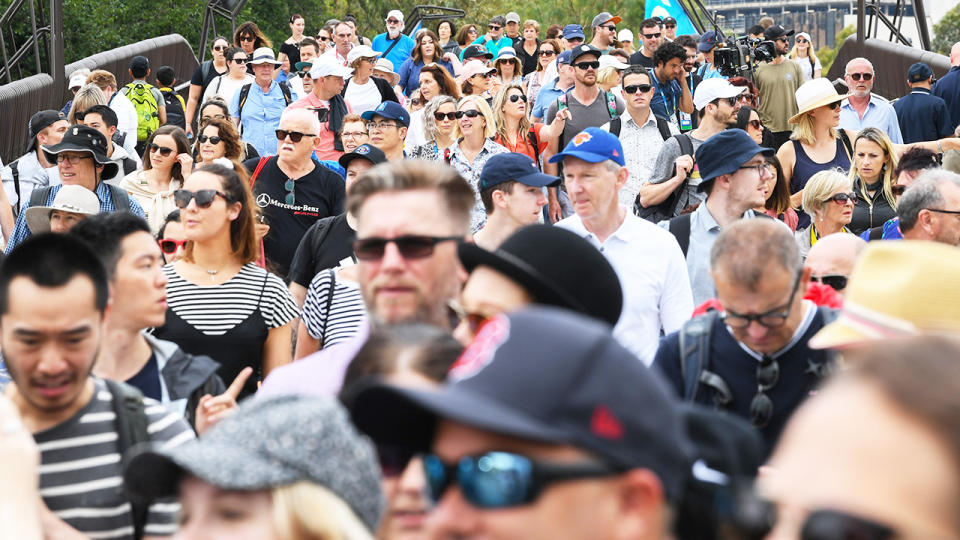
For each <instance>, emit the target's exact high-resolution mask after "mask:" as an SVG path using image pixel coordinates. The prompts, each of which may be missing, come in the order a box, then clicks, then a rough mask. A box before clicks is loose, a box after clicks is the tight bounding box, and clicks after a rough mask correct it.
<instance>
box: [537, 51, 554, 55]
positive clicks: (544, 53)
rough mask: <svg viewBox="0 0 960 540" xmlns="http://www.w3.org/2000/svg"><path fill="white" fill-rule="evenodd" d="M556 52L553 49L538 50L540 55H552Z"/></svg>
mask: <svg viewBox="0 0 960 540" xmlns="http://www.w3.org/2000/svg"><path fill="white" fill-rule="evenodd" d="M555 54H557V53H556V52H555V51H540V56H553V55H555Z"/></svg>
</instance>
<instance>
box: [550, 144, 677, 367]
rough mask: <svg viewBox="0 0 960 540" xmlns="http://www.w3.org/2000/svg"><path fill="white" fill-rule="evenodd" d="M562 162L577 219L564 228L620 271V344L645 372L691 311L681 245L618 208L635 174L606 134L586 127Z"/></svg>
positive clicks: (563, 223)
mask: <svg viewBox="0 0 960 540" xmlns="http://www.w3.org/2000/svg"><path fill="white" fill-rule="evenodd" d="M550 161H551V162H554V163H556V162H560V161H562V162H563V171H564V180H565V182H566V186H567V193H569V195H570V202H571V203H572V204H573V209H574V211H575V212H576V214H575V215H572V216H570V217H569V218H566V219H564V220H562V221H560V222H559V223H557V225H558V226H560V227H564V228H566V229H569V230H571V231H573V232H575V233H577V234H579V235H580V236H582V237H584V238H586V239H587V240H588V241H589V242H590V243H592V244H593V245H595V246H596V247H597V248H598V249H599V250H600V251H601V252H602V253H603V254H604V255H605V256H606V257H607V260H609V261H610V264H611V265H612V266H613V268H614V269H615V270H616V271H617V275H618V276H619V278H620V284H621V285H622V286H623V313H622V314H621V316H620V321H619V322H618V323H617V325H616V326H615V327H614V329H613V335H614V337H616V338H617V340H618V341H619V342H620V343H621V344H622V345H623V346H624V347H626V348H627V349H629V350H630V351H631V352H632V353H633V354H635V355H636V356H637V358H639V359H640V360H642V361H643V362H644V364H646V365H648V366H649V365H650V364H651V363H652V362H653V357H654V355H655V354H656V352H657V346H658V343H659V338H660V331H661V329H662V330H663V331H664V332H665V333H668V334H669V333H670V332H673V331H675V330H678V329H679V328H680V327H681V326H682V325H683V323H684V321H686V320H688V319H689V318H690V314H691V313H692V312H693V294H692V293H691V291H690V282H689V279H688V278H687V275H686V272H685V271H684V270H686V264H685V263H684V260H683V253H682V252H681V251H680V246H679V245H678V244H677V242H676V240H675V239H674V238H673V237H672V236H671V235H670V234H663V233H664V232H666V231H663V230H662V229H658V227H657V226H656V225H654V224H652V223H650V222H648V221H646V220H643V219H641V218H639V217H637V216H635V215H633V213H631V212H628V211H627V210H626V209H625V208H623V207H622V206H621V205H620V204H618V198H617V193H618V192H619V191H620V189H621V188H623V186H624V184H626V182H627V177H628V175H629V173H628V171H627V168H626V166H625V163H626V162H625V160H624V157H623V145H621V144H620V141H619V140H618V139H617V138H616V137H614V136H613V135H612V134H610V133H609V132H607V131H606V130H604V129H602V128H587V129H585V130H583V131H581V132H580V133H578V134H577V135H576V136H575V137H573V138H572V139H571V140H570V142H569V143H568V144H567V146H566V148H564V149H563V152H560V153H558V154H556V155H555V156H553V157H552V158H550Z"/></svg>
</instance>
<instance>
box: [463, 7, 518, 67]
mask: <svg viewBox="0 0 960 540" xmlns="http://www.w3.org/2000/svg"><path fill="white" fill-rule="evenodd" d="M506 24H507V19H506V18H505V17H504V16H503V15H497V16H495V17H493V18H491V19H490V24H489V25H487V33H486V34H484V35H482V36H480V37H478V38H477V39H475V40H473V43H471V45H481V46H483V47H484V48H485V49H487V52H489V53H490V54H492V55H493V57H494V58H496V57H497V53H499V52H500V49H502V48H504V47H512V46H513V40H512V39H510V38H508V37H507V36H505V35H503V27H504V26H505V25H506Z"/></svg>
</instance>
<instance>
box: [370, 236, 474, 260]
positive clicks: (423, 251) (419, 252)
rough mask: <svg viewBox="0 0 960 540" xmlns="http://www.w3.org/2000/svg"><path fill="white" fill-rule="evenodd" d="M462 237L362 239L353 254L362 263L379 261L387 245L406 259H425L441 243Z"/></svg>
mask: <svg viewBox="0 0 960 540" xmlns="http://www.w3.org/2000/svg"><path fill="white" fill-rule="evenodd" d="M461 239H462V237H460V236H420V235H412V234H411V235H405V236H398V237H396V238H379V237H370V238H361V239H359V240H357V241H356V242H354V244H353V254H354V255H356V257H357V259H359V260H361V261H379V260H380V259H382V258H383V255H384V253H386V251H387V244H393V245H395V246H396V247H397V251H399V252H400V256H401V257H403V258H404V259H423V258H426V257H429V256H431V255H433V250H434V248H435V247H436V245H437V244H439V243H440V242H451V241H455V240H461Z"/></svg>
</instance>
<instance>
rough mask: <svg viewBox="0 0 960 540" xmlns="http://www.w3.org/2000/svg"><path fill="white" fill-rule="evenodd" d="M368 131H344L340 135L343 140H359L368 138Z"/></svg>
mask: <svg viewBox="0 0 960 540" xmlns="http://www.w3.org/2000/svg"><path fill="white" fill-rule="evenodd" d="M366 136H367V132H366V131H344V132H343V133H341V134H340V138H341V139H359V138H361V137H366Z"/></svg>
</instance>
